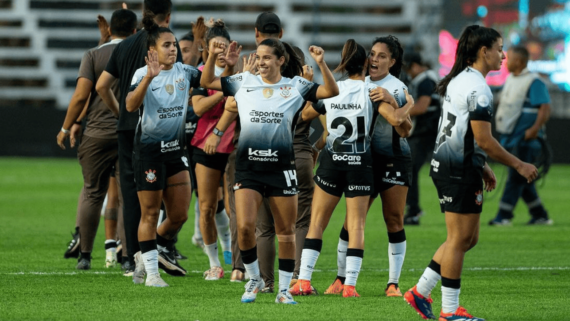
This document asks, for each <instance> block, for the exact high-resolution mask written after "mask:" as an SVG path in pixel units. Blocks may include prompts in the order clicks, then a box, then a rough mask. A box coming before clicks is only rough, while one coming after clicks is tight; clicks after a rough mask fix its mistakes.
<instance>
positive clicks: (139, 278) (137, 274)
mask: <svg viewBox="0 0 570 321" xmlns="http://www.w3.org/2000/svg"><path fill="white" fill-rule="evenodd" d="M145 275H146V269H145V268H144V262H143V260H142V254H141V252H140V251H138V252H137V253H135V271H134V272H133V283H134V284H143V282H144V276H145Z"/></svg>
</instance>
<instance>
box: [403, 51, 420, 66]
mask: <svg viewBox="0 0 570 321" xmlns="http://www.w3.org/2000/svg"><path fill="white" fill-rule="evenodd" d="M402 60H403V61H404V65H405V66H406V68H409V67H410V66H411V65H412V64H413V63H416V64H418V65H420V66H422V65H423V64H422V56H420V54H419V53H417V52H413V51H412V52H407V53H405V54H404V57H403V59H402Z"/></svg>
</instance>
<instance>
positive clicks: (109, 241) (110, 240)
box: [105, 239, 117, 252]
mask: <svg viewBox="0 0 570 321" xmlns="http://www.w3.org/2000/svg"><path fill="white" fill-rule="evenodd" d="M109 243H115V245H116V244H117V241H115V240H113V239H108V240H105V245H107V244H109ZM111 250H112V251H113V252H117V247H116V246H115V247H110V248H108V249H106V251H111Z"/></svg>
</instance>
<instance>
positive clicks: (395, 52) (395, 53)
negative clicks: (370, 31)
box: [372, 35, 404, 78]
mask: <svg viewBox="0 0 570 321" xmlns="http://www.w3.org/2000/svg"><path fill="white" fill-rule="evenodd" d="M379 42H380V43H383V44H385V45H386V47H388V50H389V51H390V54H391V56H392V58H393V59H395V60H396V62H395V63H394V65H392V67H390V70H389V72H390V74H391V75H392V76H394V77H396V78H399V77H400V73H401V72H402V65H403V62H402V60H403V57H404V49H403V48H402V45H401V44H400V41H399V40H398V38H396V37H395V36H392V35H389V36H387V37H378V38H376V39H375V40H374V42H373V43H372V46H374V45H375V44H377V43H379Z"/></svg>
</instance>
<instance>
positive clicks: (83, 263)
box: [75, 258, 91, 270]
mask: <svg viewBox="0 0 570 321" xmlns="http://www.w3.org/2000/svg"><path fill="white" fill-rule="evenodd" d="M75 268H76V269H78V270H91V261H89V260H88V259H85V258H84V259H79V261H78V262H77V266H76V267H75Z"/></svg>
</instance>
